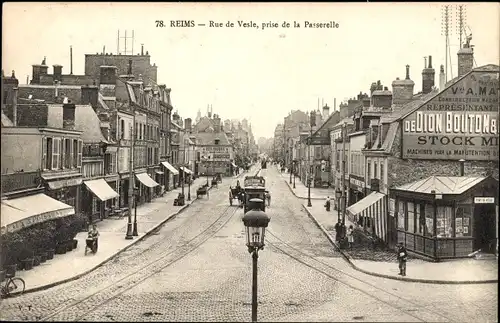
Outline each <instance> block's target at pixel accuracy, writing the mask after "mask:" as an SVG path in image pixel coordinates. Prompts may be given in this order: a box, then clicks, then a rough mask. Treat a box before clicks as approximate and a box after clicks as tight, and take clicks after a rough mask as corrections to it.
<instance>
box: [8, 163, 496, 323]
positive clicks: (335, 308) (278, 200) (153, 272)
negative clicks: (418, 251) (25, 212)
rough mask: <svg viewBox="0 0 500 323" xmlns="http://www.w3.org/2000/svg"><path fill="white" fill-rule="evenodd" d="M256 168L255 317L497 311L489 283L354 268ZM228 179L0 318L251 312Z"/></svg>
mask: <svg viewBox="0 0 500 323" xmlns="http://www.w3.org/2000/svg"><path fill="white" fill-rule="evenodd" d="M262 175H263V176H265V177H266V181H267V182H266V185H267V186H268V187H269V189H270V191H271V194H272V197H273V199H272V205H271V207H269V208H268V209H267V213H268V215H269V216H270V217H271V222H270V226H269V235H268V238H267V241H268V244H267V246H266V248H265V249H264V250H263V251H261V252H260V254H259V255H260V257H259V320H260V321H372V322H373V321H380V322H382V321H384V322H387V321H397V322H403V321H404V322H416V321H426V322H429V321H432V322H449V321H474V322H493V321H495V320H496V317H497V310H496V303H497V286H496V284H483V285H428V284H416V283H408V282H399V281H392V280H388V279H383V278H377V277H372V276H367V275H364V274H362V273H359V272H357V271H354V270H353V269H351V268H350V267H349V266H348V265H347V264H346V263H345V261H344V260H343V259H342V258H341V257H340V255H339V254H338V253H336V252H335V251H334V249H333V247H332V246H331V245H330V243H329V242H328V240H327V239H326V238H325V237H324V235H323V233H322V232H321V231H320V230H319V229H318V228H317V227H316V225H315V224H314V223H313V222H312V220H310V218H309V217H308V216H307V214H306V213H305V212H304V211H303V209H302V206H301V204H302V203H303V201H301V200H299V199H297V198H296V197H294V196H293V195H292V193H291V192H290V191H289V189H288V187H286V184H285V183H284V182H283V180H282V178H281V176H279V175H278V173H277V171H276V170H275V169H268V170H263V171H262ZM232 181H235V180H234V179H228V178H224V180H223V184H222V185H219V188H218V189H213V190H212V191H211V193H210V198H209V199H207V198H203V199H201V200H199V201H196V202H195V203H193V205H192V206H190V207H189V208H188V209H186V211H185V212H183V213H181V214H180V215H178V216H177V217H175V218H174V219H173V220H170V221H169V222H167V223H166V224H165V225H164V226H163V228H162V229H161V230H160V231H159V232H158V233H156V234H154V235H151V236H149V237H147V238H146V239H145V240H143V241H141V242H140V243H138V244H136V245H134V246H133V247H131V248H130V249H128V250H127V251H125V252H123V253H122V254H119V255H118V256H117V257H116V258H114V259H113V260H112V261H110V262H108V263H107V264H105V265H104V266H102V267H100V268H98V269H97V270H95V271H93V272H92V273H90V274H88V275H86V276H84V277H83V278H81V279H78V280H76V281H73V282H70V283H67V284H64V285H60V286H57V287H54V288H52V289H48V290H45V291H41V292H36V293H32V294H26V295H24V296H21V297H18V298H12V299H7V300H4V301H2V304H1V305H0V313H1V319H2V320H41V319H44V320H55V321H70V320H76V321H98V320H100V321H102V320H104V321H249V320H250V317H251V313H250V312H251V306H250V302H251V257H250V255H249V254H248V252H247V250H246V247H245V238H244V235H243V230H244V227H243V224H242V222H241V218H242V216H243V211H242V209H239V208H237V207H234V206H233V207H228V202H227V189H228V187H229V185H234V183H232ZM193 239H194V240H193ZM297 249H298V251H297Z"/></svg>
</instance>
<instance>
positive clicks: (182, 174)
mask: <svg viewBox="0 0 500 323" xmlns="http://www.w3.org/2000/svg"><path fill="white" fill-rule="evenodd" d="M181 168H182V169H181V173H180V178H181V185H182V187H181V194H182V202H181V203H180V205H181V206H182V205H184V178H185V174H186V170H185V168H183V167H181Z"/></svg>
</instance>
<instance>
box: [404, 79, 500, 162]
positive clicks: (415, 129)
mask: <svg viewBox="0 0 500 323" xmlns="http://www.w3.org/2000/svg"><path fill="white" fill-rule="evenodd" d="M498 86H499V83H498V71H493V72H485V71H477V72H473V73H471V74H469V75H468V76H466V77H465V78H463V79H461V80H459V81H458V82H457V83H455V84H453V85H451V86H450V87H448V88H446V89H445V90H444V91H443V92H441V93H439V94H438V95H437V96H435V97H434V98H432V99H431V100H430V101H428V102H426V103H425V104H424V105H423V106H421V107H420V108H419V109H418V110H417V111H415V112H413V113H411V114H410V115H408V116H407V117H406V118H404V119H403V121H402V128H403V129H402V130H403V136H402V157H403V158H412V159H451V160H459V159H465V160H498V109H499V106H498V94H499V88H498Z"/></svg>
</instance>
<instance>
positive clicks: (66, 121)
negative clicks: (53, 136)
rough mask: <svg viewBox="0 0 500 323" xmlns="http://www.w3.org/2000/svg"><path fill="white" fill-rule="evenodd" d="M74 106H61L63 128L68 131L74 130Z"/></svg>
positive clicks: (71, 104) (67, 104) (72, 104)
mask: <svg viewBox="0 0 500 323" xmlns="http://www.w3.org/2000/svg"><path fill="white" fill-rule="evenodd" d="M75 108H76V107H75V104H74V103H65V104H63V128H64V129H68V130H75Z"/></svg>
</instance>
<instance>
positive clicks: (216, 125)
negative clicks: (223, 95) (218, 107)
mask: <svg viewBox="0 0 500 323" xmlns="http://www.w3.org/2000/svg"><path fill="white" fill-rule="evenodd" d="M213 120H214V131H215V132H220V131H221V121H220V117H219V115H218V114H214V119H213Z"/></svg>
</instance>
